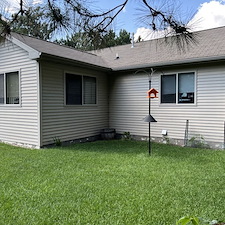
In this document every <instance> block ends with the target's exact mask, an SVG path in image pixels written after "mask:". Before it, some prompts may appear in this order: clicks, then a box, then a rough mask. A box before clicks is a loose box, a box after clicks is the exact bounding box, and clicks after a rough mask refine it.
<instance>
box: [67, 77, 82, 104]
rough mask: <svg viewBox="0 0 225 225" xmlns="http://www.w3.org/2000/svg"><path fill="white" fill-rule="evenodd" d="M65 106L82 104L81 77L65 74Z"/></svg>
mask: <svg viewBox="0 0 225 225" xmlns="http://www.w3.org/2000/svg"><path fill="white" fill-rule="evenodd" d="M66 104H67V105H81V104H82V77H81V76H79V75H74V74H66Z"/></svg>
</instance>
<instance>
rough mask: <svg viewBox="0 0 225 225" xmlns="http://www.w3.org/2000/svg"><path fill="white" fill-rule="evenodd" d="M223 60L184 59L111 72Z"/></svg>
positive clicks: (214, 58)
mask: <svg viewBox="0 0 225 225" xmlns="http://www.w3.org/2000/svg"><path fill="white" fill-rule="evenodd" d="M222 60H225V55H224V56H214V57H205V58H194V59H185V60H177V61H169V62H159V63H148V64H136V65H129V66H122V67H114V68H112V70H113V71H114V72H119V71H127V70H135V69H141V68H150V67H165V66H177V65H182V64H191V63H204V62H209V61H213V62H215V61H222Z"/></svg>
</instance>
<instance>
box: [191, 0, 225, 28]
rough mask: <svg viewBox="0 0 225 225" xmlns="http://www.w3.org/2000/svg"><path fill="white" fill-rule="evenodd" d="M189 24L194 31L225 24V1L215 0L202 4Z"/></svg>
mask: <svg viewBox="0 0 225 225" xmlns="http://www.w3.org/2000/svg"><path fill="white" fill-rule="evenodd" d="M188 25H189V26H190V27H191V29H192V30H194V31H196V30H205V29H210V28H214V27H220V26H225V2H224V1H215V0H213V1H211V2H205V3H203V4H201V5H200V7H199V9H198V12H197V13H196V15H195V16H194V17H193V19H192V20H191V21H190V22H189V24H188Z"/></svg>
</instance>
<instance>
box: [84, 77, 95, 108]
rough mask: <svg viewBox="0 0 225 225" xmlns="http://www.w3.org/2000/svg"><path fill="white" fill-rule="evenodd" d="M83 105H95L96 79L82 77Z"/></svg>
mask: <svg viewBox="0 0 225 225" xmlns="http://www.w3.org/2000/svg"><path fill="white" fill-rule="evenodd" d="M83 82H84V84H83V87H84V104H96V78H95V77H86V76H84V77H83Z"/></svg>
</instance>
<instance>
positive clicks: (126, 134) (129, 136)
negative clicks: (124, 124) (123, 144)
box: [122, 131, 132, 140]
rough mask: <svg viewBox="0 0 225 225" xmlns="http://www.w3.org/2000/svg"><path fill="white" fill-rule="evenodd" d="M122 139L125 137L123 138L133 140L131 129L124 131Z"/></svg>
mask: <svg viewBox="0 0 225 225" xmlns="http://www.w3.org/2000/svg"><path fill="white" fill-rule="evenodd" d="M122 139H123V140H131V139H132V138H131V134H130V132H129V131H127V132H124V133H123V136H122Z"/></svg>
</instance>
